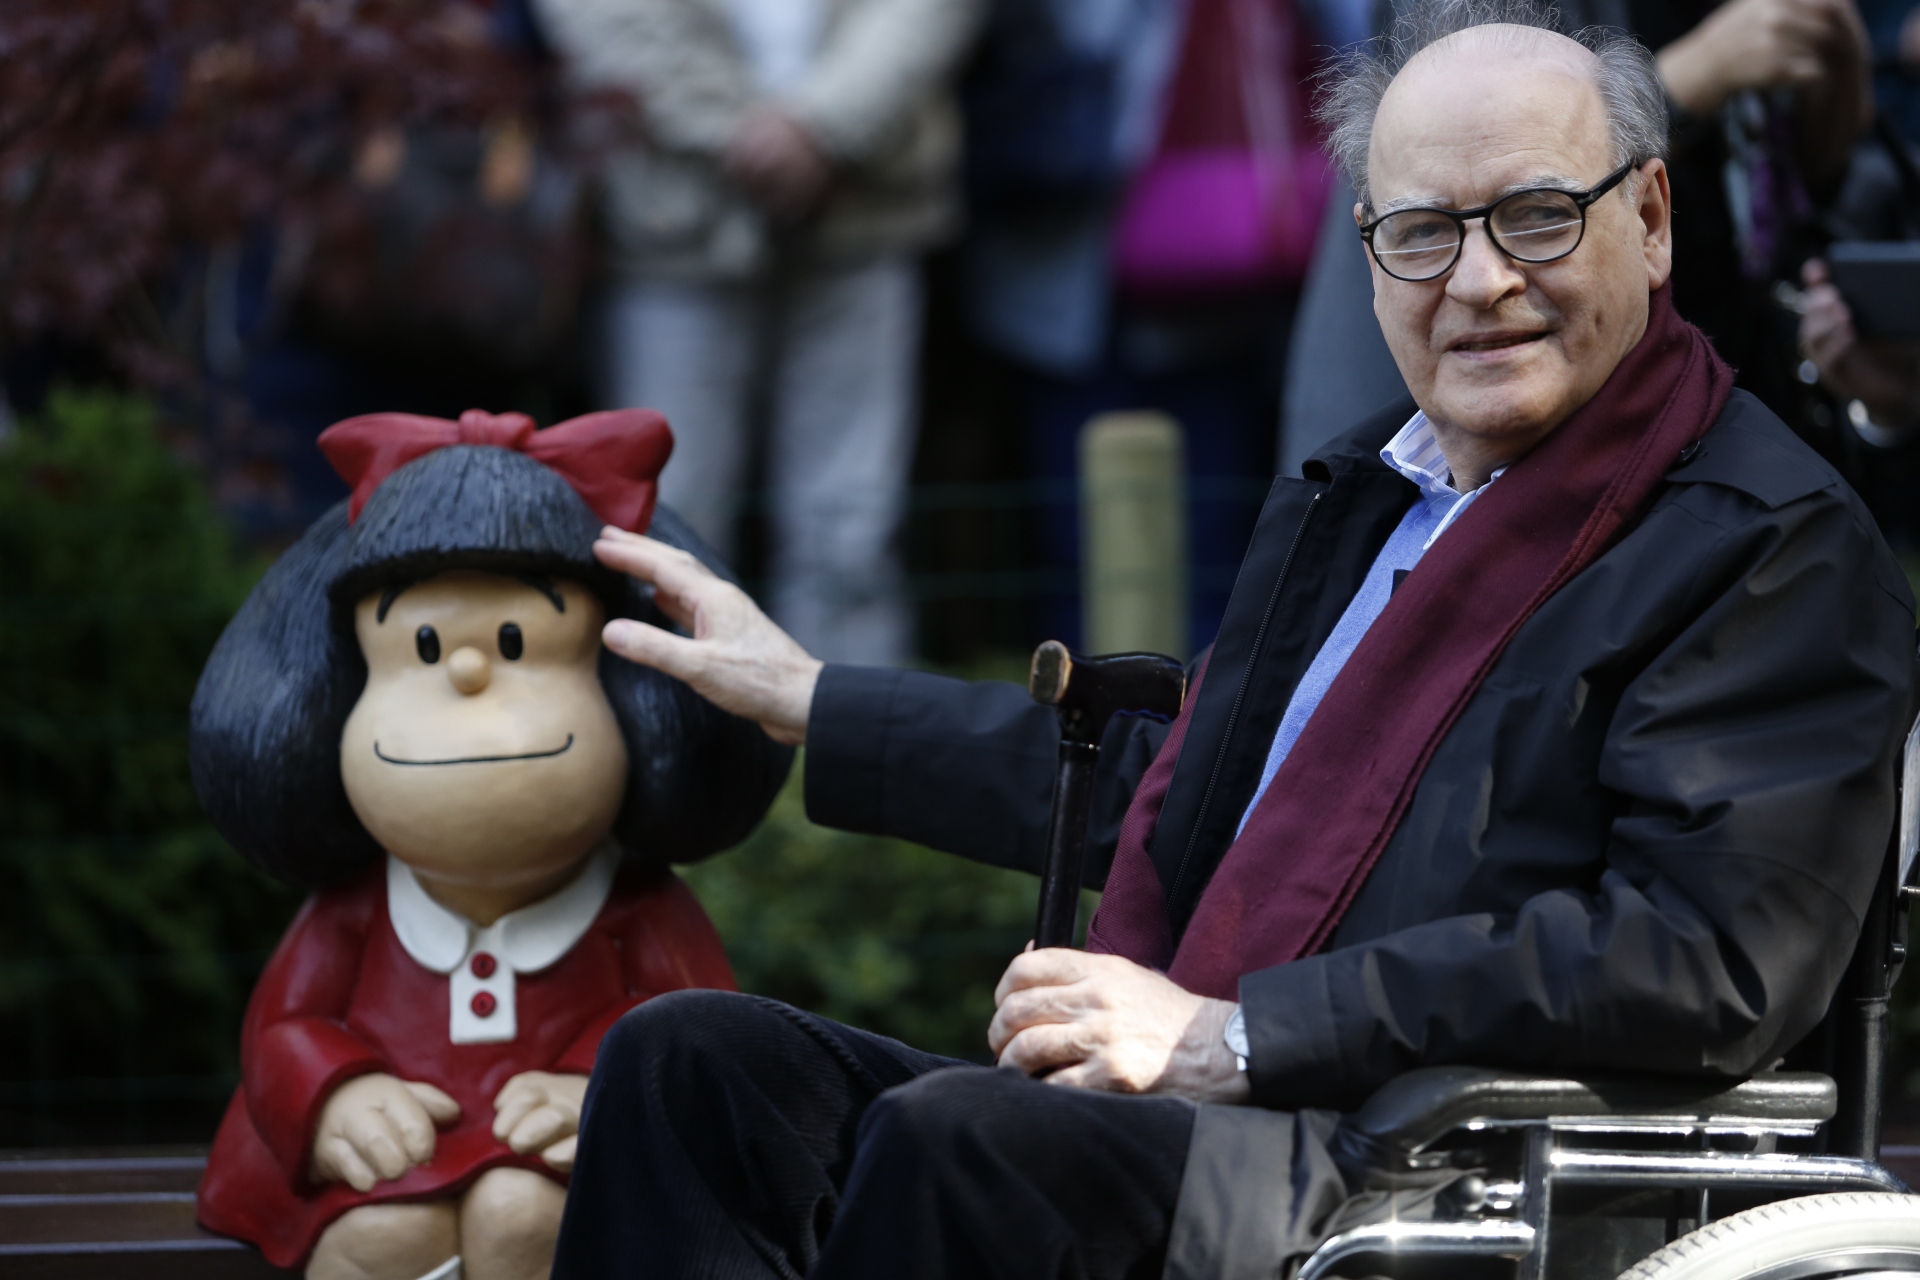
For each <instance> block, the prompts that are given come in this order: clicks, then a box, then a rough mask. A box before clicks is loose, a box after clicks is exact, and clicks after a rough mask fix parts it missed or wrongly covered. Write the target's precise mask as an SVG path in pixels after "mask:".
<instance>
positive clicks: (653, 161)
mask: <svg viewBox="0 0 1920 1280" xmlns="http://www.w3.org/2000/svg"><path fill="white" fill-rule="evenodd" d="M978 7H979V6H978V3H977V0H717V2H708V0H537V4H536V11H537V13H538V14H539V16H540V18H541V20H542V23H543V25H544V27H545V29H546V31H547V32H548V34H549V37H550V39H551V40H552V42H553V44H554V45H555V46H556V48H557V49H558V50H559V52H560V53H561V55H562V57H563V58H565V59H566V61H567V63H568V70H569V75H570V77H571V78H572V80H573V81H574V82H575V83H576V84H577V85H579V86H580V87H582V88H586V89H595V90H603V89H609V88H612V89H619V90H624V91H626V92H628V93H630V94H631V95H632V96H633V97H634V98H635V100H636V101H637V103H638V106H639V114H640V120H641V124H642V130H641V137H639V138H638V139H637V140H635V141H633V142H632V143H631V144H630V145H625V146H623V147H621V148H619V149H617V150H616V151H615V152H614V153H613V154H612V155H611V156H610V157H609V160H608V163H607V167H606V172H605V183H606V191H607V199H606V215H607V223H608V229H609V232H610V236H611V240H612V247H613V268H614V273H615V274H614V280H613V282H612V289H611V297H610V300H609V305H608V309H607V349H606V360H607V378H606V389H605V395H606V397H607V398H608V399H609V400H610V401H611V402H612V403H614V404H616V405H622V406H645V407H648V408H653V409H658V410H659V411H661V412H662V413H664V414H665V415H666V416H667V419H668V421H669V422H671V423H672V424H673V428H674V433H675V437H676V441H677V445H676V449H675V453H674V460H673V462H672V464H671V465H670V466H669V467H668V468H667V470H666V472H665V473H664V474H663V476H662V494H663V496H664V497H665V499H666V500H667V501H668V502H669V503H671V504H672V505H673V506H674V507H675V508H676V509H678V510H679V511H681V512H682V513H683V514H684V515H685V516H686V517H687V519H688V520H689V522H691V523H692V525H693V526H694V528H695V529H696V530H698V531H699V532H700V533H701V535H702V536H704V537H705V538H707V539H708V540H709V541H710V542H712V543H713V544H714V545H715V546H716V547H718V548H720V549H721V551H722V553H723V555H724V554H727V553H729V552H730V551H731V550H732V546H733V541H734V539H733V530H734V525H735V522H736V519H737V517H738V516H739V514H740V512H741V498H742V495H743V494H744V493H745V492H746V489H747V486H748V483H749V480H750V477H752V476H753V475H754V474H755V472H754V468H753V456H752V446H753V440H754V435H755V433H754V431H753V428H754V426H755V415H756V411H759V410H762V409H764V414H765V425H766V432H765V460H764V477H765V487H766V490H767V492H768V495H769V502H768V511H767V517H768V547H769V566H768V567H769V576H770V579H771V584H770V597H771V606H772V612H773V615H774V616H775V617H776V618H778V619H779V620H780V622H781V624H782V625H783V626H784V627H786V628H787V629H788V630H790V631H791V632H792V633H793V634H794V635H796V636H800V637H804V641H805V643H806V644H808V645H809V646H810V647H813V648H815V649H817V650H818V651H819V652H823V653H828V654H833V655H835V656H837V657H839V658H841V659H843V660H847V661H856V662H897V661H901V660H903V659H905V658H906V657H907V656H908V655H909V653H910V652H911V650H912V647H913V643H912V640H913V637H912V618H911V612H910V608H909V603H908V601H907V599H906V592H905V582H904V574H903V571H902V567H901V564H900V559H899V552H898V548H897V546H896V542H897V536H898V529H899V525H900V519H901V514H902V509H903V506H904V502H905V493H906V483H907V477H908V468H909V466H910V465H911V462H912V451H913V424H914V422H915V417H916V404H915V395H916V392H915V388H916V374H915V365H916V360H917V356H918V340H919V334H920V313H921V286H920V279H919V273H918V264H917V257H918V255H919V253H920V251H921V250H923V249H925V248H926V247H928V246H929V245H930V244H932V243H934V242H936V241H937V240H939V239H940V238H941V237H942V236H944V235H946V234H948V233H949V232H950V231H952V230H953V228H954V226H955V223H956V198H955V181H954V169H955V164H956V161H957V158H958V154H959V143H960V133H959V124H958V118H957V113H956V111H955V109H954V105H953V103H952V101H951V95H950V92H949V87H948V81H949V77H950V75H951V74H952V72H953V70H954V66H955V64H956V62H957V61H958V60H959V58H960V57H961V55H962V54H963V52H964V51H965V49H966V48H967V45H968V42H969V39H970V37H971V35H972V32H973V29H974V26H975V23H976V20H977V12H976V11H977V9H978Z"/></svg>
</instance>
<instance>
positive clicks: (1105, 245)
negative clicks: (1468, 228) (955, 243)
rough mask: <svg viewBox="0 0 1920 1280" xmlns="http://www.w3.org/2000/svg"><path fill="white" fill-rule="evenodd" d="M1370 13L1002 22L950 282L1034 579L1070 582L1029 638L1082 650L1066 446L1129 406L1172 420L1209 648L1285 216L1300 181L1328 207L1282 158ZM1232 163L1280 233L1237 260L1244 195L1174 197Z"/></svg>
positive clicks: (1175, 8) (1297, 267)
mask: <svg viewBox="0 0 1920 1280" xmlns="http://www.w3.org/2000/svg"><path fill="white" fill-rule="evenodd" d="M1367 3H1370V0H1311V2H1307V0H1000V3H998V4H996V5H995V6H994V7H993V10H992V19H991V21H990V24H989V26H988V29H987V34H986V38H985V40H984V41H983V52H982V56H981V57H980V58H979V59H978V60H977V62H976V63H975V65H974V67H973V69H972V71H971V74H970V76H969V80H968V83H967V86H966V93H965V101H966V104H967V108H968V112H969V114H968V134H967V143H968V169H967V174H968V192H967V195H968V210H969V219H968V234H967V240H966V243H965V246H964V253H963V258H962V273H963V280H964V289H965V300H966V307H967V320H968V323H969V325H970V328H971V331H972V334H973V336H974V337H975V339H976V340H978V341H979V342H980V343H981V344H982V345H983V346H984V347H985V348H986V349H987V350H989V351H991V352H993V353H994V354H995V355H996V356H997V357H999V358H1002V359H1004V360H1006V361H1007V362H1008V363H1009V365H1010V366H1011V368H1012V369H1013V370H1014V373H1015V379H1014V382H1015V385H1016V387H1017V392H1016V397H1017V404H1016V407H1015V408H1014V410H1013V412H1014V413H1015V414H1016V415H1017V417H1018V421H1019V430H1020V436H1021V444H1022V453H1023V459H1022V460H1023V462H1024V464H1025V468H1026V472H1027V474H1028V476H1029V477H1030V478H1031V479H1032V480H1033V481H1034V482H1035V488H1036V489H1037V490H1038V491H1039V493H1040V494H1041V495H1042V496H1041V498H1040V502H1039V504H1038V510H1037V512H1036V519H1035V521H1034V524H1033V545H1034V548H1035V554H1036V558H1037V560H1038V561H1039V567H1040V568H1041V569H1042V571H1043V572H1042V574H1041V577H1042V578H1043V579H1044V580H1046V581H1048V582H1052V583H1057V584H1060V585H1059V586H1058V587H1054V588H1048V589H1043V591H1042V592H1040V593H1039V594H1038V597H1037V599H1036V600H1035V601H1034V608H1033V615H1032V618H1031V623H1030V625H1031V626H1032V628H1033V634H1034V635H1035V636H1036V637H1055V638H1059V639H1061V640H1063V641H1066V642H1067V643H1070V644H1078V643H1083V642H1084V643H1091V641H1083V640H1081V639H1079V637H1080V636H1081V630H1080V628H1081V608H1082V604H1083V602H1082V601H1081V599H1080V598H1079V591H1078V587H1077V585H1073V584H1076V583H1077V577H1078V575H1077V570H1078V569H1079V568H1080V566H1081V561H1082V547H1081V526H1080V515H1081V513H1080V511H1079V509H1078V506H1077V501H1076V498H1075V496H1074V495H1075V494H1076V492H1077V489H1076V482H1077V480H1078V475H1079V455H1078V448H1077V445H1078V441H1079V437H1080V432H1081V430H1082V428H1083V427H1084V426H1085V425H1086V424H1087V422H1088V421H1089V420H1090V419H1092V418H1093V417H1095V416H1097V415H1099V414H1102V413H1107V412H1110V411H1115V410H1134V409H1153V410H1160V411H1163V412H1166V413H1168V414H1170V415H1171V416H1172V417H1173V418H1174V419H1175V420H1177V421H1178V422H1179V424H1180V426H1181V428H1182V432H1183V441H1184V447H1185V463H1186V473H1187V478H1188V500H1187V501H1188V505H1187V536H1188V547H1189V556H1188V560H1189V565H1188V568H1189V574H1190V578H1189V582H1190V585H1191V590H1190V594H1189V606H1188V617H1187V630H1188V632H1189V635H1190V636H1191V639H1192V643H1193V644H1194V645H1195V646H1196V647H1198V646H1202V645H1204V644H1205V643H1206V642H1207V641H1208V640H1209V639H1210V638H1211V637H1212V635H1213V634H1214V632H1215V631H1216V630H1217V629H1218V627H1219V624H1220V619H1221V616H1222V614H1223V612H1224V610H1225V608H1226V603H1227V597H1228V593H1229V589H1230V587H1231V585H1232V582H1233V574H1234V568H1235V566H1236V565H1237V564H1238V563H1239V559H1240V556H1241V554H1242V553H1243V551H1244V550H1245V548H1246V544H1247V540H1248V538H1249V537H1250V536H1251V535H1252V532H1253V526H1254V522H1255V520H1256V518H1257V517H1258V514H1259V510H1260V500H1261V497H1262V495H1263V494H1264V492H1265V487H1266V482H1267V480H1268V479H1269V478H1270V477H1271V475H1272V471H1273V455H1272V439H1273V437H1272V433H1271V424H1272V421H1273V415H1274V411H1275V408H1276V407H1277V403H1278V399H1279V387H1278V383H1277V379H1276V377H1275V375H1276V373H1277V370H1276V369H1275V367H1274V364H1273V361H1272V359H1271V358H1270V353H1271V352H1272V351H1273V349H1274V347H1275V346H1276V345H1277V344H1278V343H1279V342H1280V341H1282V338H1281V335H1282V334H1284V332H1285V330H1286V326H1287V324H1288V322H1289V320H1290V318H1291V316H1292V312H1293V307H1294V303H1295V299H1296V297H1297V295H1298V286H1299V277H1300V274H1301V272H1302V270H1303V269H1304V266H1305V263H1306V260H1307V259H1308V257H1309V256H1310V245H1311V240H1312V237H1313V235H1314V233H1315V231H1316V229H1317V228H1316V225H1315V220H1314V218H1313V217H1311V216H1309V217H1307V218H1305V219H1299V220H1297V225H1296V219H1294V218H1292V217H1291V216H1288V213H1287V212H1286V211H1282V210H1281V209H1280V208H1278V207H1277V206H1279V205H1281V204H1286V205H1291V204H1292V203H1293V201H1294V200H1295V199H1296V196H1295V194H1294V191H1295V189H1296V188H1297V187H1303V186H1311V188H1312V194H1311V195H1309V196H1305V197H1298V198H1299V199H1301V200H1302V201H1303V203H1305V204H1306V205H1307V206H1308V207H1309V208H1310V209H1317V207H1318V200H1319V191H1320V189H1321V186H1322V185H1324V181H1325V178H1324V166H1310V165H1305V164H1302V163H1301V162H1300V158H1299V157H1298V156H1297V155H1296V154H1295V153H1296V152H1297V151H1299V150H1304V151H1305V152H1306V153H1307V156H1308V157H1309V158H1312V157H1313V155H1314V153H1313V144H1312V129H1311V122H1310V120H1309V119H1308V118H1307V111H1306V102H1307V99H1308V96H1309V90H1308V88H1307V87H1306V82H1307V80H1308V79H1309V78H1310V76H1311V74H1312V71H1313V68H1314V66H1315V64H1316V61H1317V57H1318V54H1317V52H1316V51H1317V50H1319V49H1321V48H1323V47H1324V46H1325V45H1326V44H1327V43H1328V42H1329V41H1337V40H1341V39H1343V38H1349V37H1350V36H1351V35H1352V33H1353V32H1354V31H1355V30H1356V29H1357V31H1358V33H1359V34H1364V32H1365V21H1366V18H1365V14H1364V12H1362V11H1361V10H1362V9H1363V8H1364V6H1365V5H1366V4H1367ZM1342 32H1345V33H1347V36H1343V35H1342V34H1341V33H1342ZM1261 50H1264V51H1265V53H1261V52H1258V51H1261ZM1196 160H1197V161H1198V164H1197V165H1196V163H1195V162H1196ZM1235 164H1244V165H1246V167H1247V170H1248V171H1249V172H1252V171H1254V170H1256V169H1257V170H1258V171H1259V172H1261V173H1262V174H1263V175H1265V177H1264V179H1263V186H1262V195H1261V196H1260V197H1258V198H1260V199H1263V200H1264V201H1266V202H1267V203H1266V207H1264V208H1262V209H1261V210H1260V212H1259V214H1258V215H1257V219H1256V220H1259V221H1262V222H1264V223H1265V225H1266V226H1267V228H1268V229H1269V231H1268V240H1269V243H1268V244H1267V245H1266V246H1264V248H1263V249H1262V250H1260V251H1256V252H1251V253H1247V254H1245V255H1244V256H1239V257H1236V256H1235V255H1234V254H1232V253H1231V252H1228V253H1220V252H1219V251H1218V250H1217V246H1218V245H1219V244H1221V243H1225V242H1228V241H1230V240H1232V239H1233V237H1232V235H1231V234H1222V233H1221V232H1222V228H1223V227H1231V226H1233V225H1234V224H1235V223H1236V221H1237V220H1236V218H1235V217H1234V210H1235V209H1236V208H1243V206H1240V205H1237V204H1236V201H1237V199H1239V198H1240V197H1243V196H1246V195H1248V194H1250V192H1251V191H1252V188H1251V187H1248V188H1245V189H1241V190H1236V189H1235V188H1233V187H1232V186H1230V185H1229V186H1226V187H1218V186H1215V187H1210V188H1208V189H1205V190H1200V189H1194V188H1186V187H1182V186H1181V185H1180V184H1181V183H1182V180H1183V179H1184V178H1190V177H1191V176H1192V175H1193V174H1194V172H1195V170H1196V168H1198V167H1200V166H1207V165H1212V166H1217V167H1224V168H1227V169H1231V168H1232V166H1234V165H1235ZM1316 167H1317V168H1318V172H1312V171H1310V170H1312V169H1314V168H1316ZM1216 171H1217V170H1216ZM1316 183H1317V184H1319V185H1315V184H1316ZM1147 209H1151V210H1152V211H1153V212H1151V213H1148V212H1145V210H1147ZM1243 211H1245V212H1249V213H1251V209H1244V208H1243ZM1280 228H1285V229H1284V230H1281V229H1280ZM1302 241H1304V242H1305V244H1306V245H1307V246H1309V247H1307V248H1301V247H1300V242H1302ZM1295 258H1297V259H1298V261H1297V262H1296V261H1294V260H1293V259H1295Z"/></svg>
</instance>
